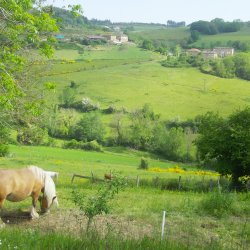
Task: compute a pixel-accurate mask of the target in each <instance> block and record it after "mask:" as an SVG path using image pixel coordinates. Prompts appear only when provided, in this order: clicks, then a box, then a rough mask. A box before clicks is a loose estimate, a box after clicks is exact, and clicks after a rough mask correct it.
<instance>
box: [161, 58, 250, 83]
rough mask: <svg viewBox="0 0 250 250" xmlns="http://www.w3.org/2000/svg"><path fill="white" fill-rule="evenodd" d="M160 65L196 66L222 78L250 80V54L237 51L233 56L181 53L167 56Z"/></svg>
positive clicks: (204, 71) (170, 66)
mask: <svg viewBox="0 0 250 250" xmlns="http://www.w3.org/2000/svg"><path fill="white" fill-rule="evenodd" d="M161 65H162V66H164V67H169V68H182V67H197V68H199V69H200V70H201V72H203V73H206V74H211V75H215V76H218V77H222V78H234V77H238V78H241V79H245V80H250V56H249V54H248V53H238V54H236V55H235V56H229V57H225V58H218V59H216V60H208V59H205V58H204V57H203V56H202V55H197V56H190V55H187V54H185V53H182V54H181V55H180V56H179V57H176V56H172V57H168V59H167V60H164V61H162V62H161Z"/></svg>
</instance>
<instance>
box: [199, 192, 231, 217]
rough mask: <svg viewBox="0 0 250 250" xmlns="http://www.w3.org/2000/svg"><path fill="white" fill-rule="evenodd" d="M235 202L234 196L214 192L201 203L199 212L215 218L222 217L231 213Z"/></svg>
mask: <svg viewBox="0 0 250 250" xmlns="http://www.w3.org/2000/svg"><path fill="white" fill-rule="evenodd" d="M235 202H236V199H235V195H234V194H232V193H220V192H219V191H216V192H212V193H210V194H209V195H208V196H207V197H205V198H204V199H203V200H202V201H201V203H200V206H199V211H202V212H205V213H207V214H208V215H212V216H215V217H222V216H223V215H226V214H229V213H232V212H233V210H234V205H235Z"/></svg>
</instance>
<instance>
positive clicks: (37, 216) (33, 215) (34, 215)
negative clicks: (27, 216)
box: [31, 213, 39, 220]
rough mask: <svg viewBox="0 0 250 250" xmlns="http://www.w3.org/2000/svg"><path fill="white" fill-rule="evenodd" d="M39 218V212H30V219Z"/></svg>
mask: <svg viewBox="0 0 250 250" xmlns="http://www.w3.org/2000/svg"><path fill="white" fill-rule="evenodd" d="M38 218H39V214H38V213H32V214H31V219H32V220H34V219H38Z"/></svg>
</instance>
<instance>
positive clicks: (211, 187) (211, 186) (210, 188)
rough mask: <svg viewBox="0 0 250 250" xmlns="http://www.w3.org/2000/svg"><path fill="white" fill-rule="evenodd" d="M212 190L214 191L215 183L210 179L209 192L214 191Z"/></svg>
mask: <svg viewBox="0 0 250 250" xmlns="http://www.w3.org/2000/svg"><path fill="white" fill-rule="evenodd" d="M212 189H213V181H212V179H210V180H209V190H210V192H211V191H212Z"/></svg>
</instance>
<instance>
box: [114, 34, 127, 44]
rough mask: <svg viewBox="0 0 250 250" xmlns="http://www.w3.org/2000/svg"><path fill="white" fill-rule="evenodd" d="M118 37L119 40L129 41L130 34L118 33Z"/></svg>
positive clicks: (122, 41)
mask: <svg viewBox="0 0 250 250" xmlns="http://www.w3.org/2000/svg"><path fill="white" fill-rule="evenodd" d="M116 39H117V40H118V41H120V42H121V43H127V42H128V36H127V35H124V34H123V35H118V36H117V37H116Z"/></svg>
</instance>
